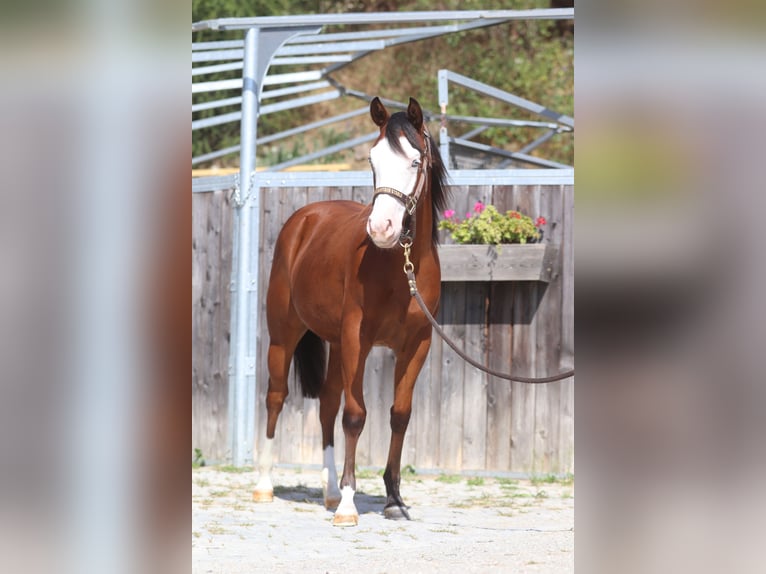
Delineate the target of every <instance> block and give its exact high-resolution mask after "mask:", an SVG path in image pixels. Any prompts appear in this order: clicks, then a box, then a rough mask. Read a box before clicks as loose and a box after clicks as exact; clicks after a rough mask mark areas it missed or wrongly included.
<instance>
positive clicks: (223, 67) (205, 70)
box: [191, 62, 242, 77]
mask: <svg viewBox="0 0 766 574" xmlns="http://www.w3.org/2000/svg"><path fill="white" fill-rule="evenodd" d="M241 69H242V62H232V63H231V64H215V65H213V66H197V67H196V68H192V74H191V75H192V77H194V76H201V75H202V74H215V73H218V72H229V71H231V70H241Z"/></svg>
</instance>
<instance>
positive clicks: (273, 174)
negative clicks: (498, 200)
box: [192, 168, 574, 193]
mask: <svg viewBox="0 0 766 574" xmlns="http://www.w3.org/2000/svg"><path fill="white" fill-rule="evenodd" d="M449 175H450V185H451V186H456V187H459V186H464V185H574V169H572V168H568V169H545V168H541V169H500V170H498V169H454V170H452V171H450V174H449ZM235 180H236V177H235V176H233V175H212V176H210V175H209V176H205V177H195V178H193V179H192V191H193V192H195V193H204V192H209V191H218V190H225V189H231V188H233V187H234V182H235ZM255 182H256V184H257V186H258V187H259V188H264V187H309V186H310V187H314V186H320V187H321V186H348V187H367V186H369V187H372V178H371V176H370V172H369V170H367V171H341V172H326V171H279V172H277V171H261V172H258V173H257V174H256V175H255Z"/></svg>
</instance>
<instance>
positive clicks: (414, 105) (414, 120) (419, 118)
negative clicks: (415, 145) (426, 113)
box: [407, 98, 423, 131]
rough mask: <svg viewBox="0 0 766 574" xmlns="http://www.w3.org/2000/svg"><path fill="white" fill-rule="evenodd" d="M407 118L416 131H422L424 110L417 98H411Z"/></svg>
mask: <svg viewBox="0 0 766 574" xmlns="http://www.w3.org/2000/svg"><path fill="white" fill-rule="evenodd" d="M407 118H408V119H409V120H410V123H411V124H412V125H413V126H415V129H416V130H418V131H420V130H421V128H422V127H423V110H421V109H420V104H419V103H418V101H417V100H416V99H415V98H410V105H409V106H407Z"/></svg>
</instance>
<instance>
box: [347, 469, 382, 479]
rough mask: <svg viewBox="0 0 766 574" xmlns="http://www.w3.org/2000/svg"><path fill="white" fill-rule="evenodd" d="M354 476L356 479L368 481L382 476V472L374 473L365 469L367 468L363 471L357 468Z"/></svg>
mask: <svg viewBox="0 0 766 574" xmlns="http://www.w3.org/2000/svg"><path fill="white" fill-rule="evenodd" d="M354 474H355V475H356V478H361V479H369V478H377V477H379V476H383V471H382V470H380V471H377V472H376V471H374V470H370V469H367V468H365V469H359V468H357V469H356V470H355V472H354Z"/></svg>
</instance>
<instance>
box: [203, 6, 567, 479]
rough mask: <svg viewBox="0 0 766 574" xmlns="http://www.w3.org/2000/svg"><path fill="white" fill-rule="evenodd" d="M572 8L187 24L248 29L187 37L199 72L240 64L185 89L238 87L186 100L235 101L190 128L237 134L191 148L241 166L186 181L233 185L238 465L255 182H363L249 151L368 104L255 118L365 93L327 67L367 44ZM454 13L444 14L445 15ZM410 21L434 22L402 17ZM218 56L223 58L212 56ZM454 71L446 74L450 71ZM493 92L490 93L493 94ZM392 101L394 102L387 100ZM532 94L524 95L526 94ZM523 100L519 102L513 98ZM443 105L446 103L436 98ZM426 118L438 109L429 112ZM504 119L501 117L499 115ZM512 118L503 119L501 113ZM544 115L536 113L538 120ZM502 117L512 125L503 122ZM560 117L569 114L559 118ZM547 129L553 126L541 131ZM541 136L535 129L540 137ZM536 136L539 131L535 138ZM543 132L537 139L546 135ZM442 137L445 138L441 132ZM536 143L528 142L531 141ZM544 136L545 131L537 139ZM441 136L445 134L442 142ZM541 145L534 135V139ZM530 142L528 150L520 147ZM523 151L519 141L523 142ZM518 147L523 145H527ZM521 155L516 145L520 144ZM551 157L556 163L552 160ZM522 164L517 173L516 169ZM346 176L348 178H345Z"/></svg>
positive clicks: (249, 445) (557, 174)
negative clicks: (309, 118)
mask: <svg viewBox="0 0 766 574" xmlns="http://www.w3.org/2000/svg"><path fill="white" fill-rule="evenodd" d="M573 18H574V9H572V8H563V9H535V10H473V11H440V12H397V13H369V14H317V15H301V16H269V17H255V18H221V19H216V20H207V21H203V22H196V23H193V24H192V32H196V31H201V30H221V31H224V30H242V31H245V38H244V42H242V41H241V40H225V41H214V42H197V43H193V44H192V63H195V64H196V63H205V62H211V64H210V65H207V66H197V67H193V68H192V76H193V77H201V76H205V75H208V74H212V73H220V72H227V71H236V70H238V69H242V78H241V79H227V80H215V81H201V82H197V83H193V84H192V93H193V94H195V93H205V92H213V91H223V92H225V91H229V90H242V95H241V97H240V96H237V97H232V96H227V97H225V98H222V99H220V100H217V101H215V102H205V103H200V104H197V105H196V106H193V112H195V111H202V110H209V109H217V108H226V107H229V106H237V105H241V109H240V110H238V111H233V112H225V113H223V114H220V115H218V116H214V117H211V118H205V119H202V120H196V121H194V122H192V126H193V128H192V129H202V128H204V127H210V126H213V125H220V124H223V123H228V122H233V121H241V129H240V144H239V145H238V146H231V147H229V148H226V149H224V150H216V151H213V152H211V153H208V154H205V155H203V156H200V157H198V158H193V160H192V163H193V164H194V163H199V162H201V161H205V160H207V159H213V158H215V157H222V156H223V155H228V154H230V153H237V152H239V154H240V171H239V175H238V176H216V177H206V178H196V179H195V180H194V181H193V184H192V190H193V191H195V192H201V191H208V190H213V189H227V188H233V189H234V203H235V207H236V209H235V221H234V230H235V231H234V245H233V264H232V282H231V288H232V304H231V335H232V336H231V354H230V365H229V375H230V384H229V388H230V394H229V411H230V412H229V444H230V446H231V460H232V463H233V464H234V465H236V466H243V465H245V464H247V463H250V462H252V460H253V444H254V431H255V428H256V420H255V417H256V411H255V385H256V381H255V364H256V361H255V356H254V353H255V349H256V348H257V340H256V338H257V333H258V332H259V331H258V329H257V326H258V322H259V317H258V309H259V304H258V303H259V293H258V285H259V278H258V249H257V244H258V237H259V236H260V221H259V218H260V211H261V209H260V198H259V194H258V192H257V190H258V187H259V186H261V185H280V183H279V182H282V183H281V185H287V183H284V182H289V184H290V185H304V184H305V185H321V183H322V182H323V181H327V182H328V183H329V182H331V183H333V184H336V185H360V183H359V182H364V183H361V185H365V184H369V178H370V175H369V173H368V172H346V173H341V174H338V173H332V174H323V173H310V174H306V173H284V172H282V173H275V172H266V173H262V174H256V171H255V167H256V166H255V157H256V156H255V153H256V146H257V144H258V143H265V142H266V141H274V140H276V139H279V138H281V137H288V136H289V135H294V134H297V133H301V132H303V131H307V130H309V129H314V128H316V127H320V126H323V125H327V124H329V123H333V122H334V121H341V119H342V118H343V119H345V118H348V117H352V116H355V115H360V114H361V113H364V112H365V111H366V108H365V109H364V110H357V111H354V112H350V113H349V114H340V115H338V116H336V117H335V118H328V119H327V120H322V121H321V122H314V123H313V124H310V125H309V126H302V127H299V128H294V129H291V130H286V131H284V132H282V133H280V134H272V135H270V136H267V137H264V138H261V139H260V140H259V139H258V138H257V137H256V136H257V118H258V116H259V115H260V114H264V113H269V112H270V111H272V112H273V111H278V110H282V109H289V108H291V107H298V106H302V105H309V104H312V103H316V102H319V101H326V100H330V99H334V98H337V97H341V96H342V95H344V94H345V95H351V96H354V97H359V98H362V99H369V96H367V95H366V94H362V93H361V92H355V91H353V90H347V89H345V88H343V87H342V86H338V85H337V82H334V80H332V78H331V77H330V76H329V74H330V73H332V72H334V71H337V70H339V69H341V68H342V67H344V66H347V65H348V64H349V63H351V62H353V61H355V60H358V59H359V58H363V57H365V56H367V55H368V54H370V53H373V52H374V51H377V50H381V49H385V48H386V47H388V46H393V45H399V44H403V43H406V42H414V41H418V40H421V39H425V38H432V37H436V36H439V35H443V34H448V33H454V32H459V31H462V30H469V29H474V28H480V27H486V26H494V25H497V24H501V23H504V22H510V21H513V20H529V19H557V20H558V19H573ZM446 22H451V24H444V23H446ZM414 23H428V24H436V23H442V24H441V25H429V26H417V27H404V25H408V24H414ZM379 24H388V25H394V26H398V27H395V28H391V29H387V30H369V31H360V32H342V33H335V34H320V32H321V30H322V27H323V26H332V25H379ZM212 62H220V63H212ZM276 64H278V65H288V66H303V65H316V64H327V65H328V66H327V67H325V68H323V69H319V70H317V69H312V70H303V71H298V72H290V73H281V74H269V75H267V71H268V69H269V66H270V65H276ZM450 79H451V80H452V78H450ZM284 84H297V85H295V86H290V87H282V88H278V89H276V90H273V91H271V92H264V91H263V88H264V86H268V85H284ZM316 90H327V91H323V92H319V93H312V94H311V95H308V96H301V97H297V98H292V99H289V100H285V101H281V102H278V103H276V104H270V105H268V104H267V105H261V102H262V100H263V99H265V98H267V97H277V95H280V96H281V95H292V94H300V93H306V92H315V91H316ZM490 95H492V94H490ZM392 103H393V104H395V105H396V106H397V107H398V106H403V104H401V103H399V102H392ZM527 103H529V104H531V103H530V102H527ZM517 105H522V107H523V105H524V102H520V103H519V102H517ZM442 113H444V108H442ZM427 117H428V118H433V117H436V115H435V114H433V113H431V112H428V113H427ZM453 119H454V120H455V121H470V119H469V118H465V117H455V118H453ZM553 119H555V121H556V124H561V123H564V122H562V121H561V116H557V117H556V118H553ZM495 120H497V121H499V122H503V121H504V120H498V119H495ZM505 121H506V122H507V121H510V120H505ZM540 123H542V122H540ZM487 125H501V124H497V123H494V122H493V119H491V118H490V119H489V122H487V121H485V122H484V124H483V125H482V126H481V128H480V129H483V128H484V127H486V126H487ZM505 125H514V124H509V123H506V124H505ZM565 125H566V124H565ZM539 127H547V128H548V129H549V133H550V131H554V132H555V130H556V128H555V127H554V126H552V125H545V126H543V125H541V126H539ZM477 133H478V132H477ZM370 135H371V134H368V135H365V136H361V137H360V138H356V140H352V141H350V142H344V143H342V144H337V145H336V146H330V147H329V148H327V149H326V150H321V151H320V152H314V153H312V154H307V155H306V156H304V157H303V158H296V160H290V161H289V162H284V163H282V164H281V165H280V166H273V168H284V167H286V166H288V165H292V164H293V163H298V161H297V160H301V162H302V161H305V160H308V159H311V158H312V157H319V154H326V153H333V152H334V151H337V150H338V149H343V148H345V147H352V146H353V145H358V144H359V143H362V142H364V141H368V140H369V138H370ZM548 137H551V136H548ZM538 139H541V138H538ZM536 141H537V140H536ZM543 141H544V140H543ZM446 143H447V146H449V142H448V141H447V142H446ZM533 143H534V142H533ZM540 143H542V141H540ZM443 144H444V142H443ZM537 145H539V144H537ZM527 151H528V150H527ZM524 153H526V151H525V152H524ZM524 153H522V155H523V154H524ZM517 155H519V154H517ZM556 167H559V165H557V166H556ZM521 172H523V173H521ZM481 173H482V175H481V176H478V175H475V174H474V175H473V176H471V177H473V178H474V179H477V178H478V179H480V180H482V181H484V182H486V184H490V183H501V182H502V183H507V182H508V181H514V182H515V183H524V182H527V181H535V182H538V183H542V182H546V183H553V184H555V183H561V184H565V183H571V180H572V177H573V176H572V172H571V169H555V170H503V171H500V172H498V171H486V172H481ZM451 176H452V180H453V182H455V183H458V182H460V181H462V180H463V178H462V176H461V174H460V172H452V173H451ZM351 182H353V183H351Z"/></svg>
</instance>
